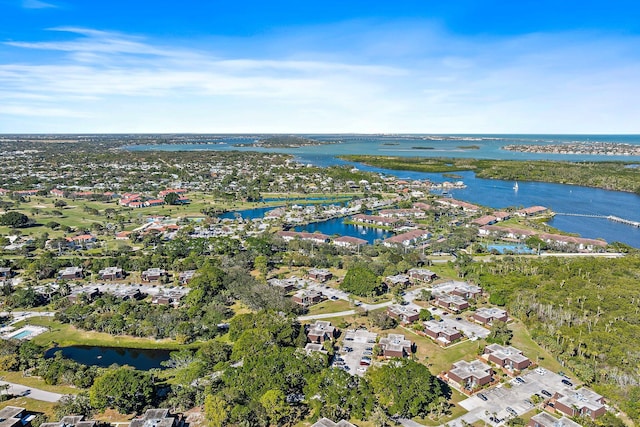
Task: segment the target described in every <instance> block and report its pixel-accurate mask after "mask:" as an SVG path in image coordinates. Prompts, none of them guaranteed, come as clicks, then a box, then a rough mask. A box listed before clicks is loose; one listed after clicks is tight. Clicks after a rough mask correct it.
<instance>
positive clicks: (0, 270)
mask: <svg viewBox="0 0 640 427" xmlns="http://www.w3.org/2000/svg"><path fill="white" fill-rule="evenodd" d="M12 276H13V271H12V270H11V267H0V279H2V280H5V279H10V278H11V277H12Z"/></svg>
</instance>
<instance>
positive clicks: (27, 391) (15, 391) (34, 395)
mask: <svg viewBox="0 0 640 427" xmlns="http://www.w3.org/2000/svg"><path fill="white" fill-rule="evenodd" d="M0 384H1V385H7V384H8V385H9V389H8V390H7V392H8V393H9V394H12V395H14V396H25V397H29V398H30V399H36V400H42V401H44V402H57V401H59V400H60V399H61V398H62V396H63V395H62V394H59V393H52V392H50V391H44V390H40V389H37V388H33V387H27V386H24V385H22V384H14V383H9V382H6V381H0Z"/></svg>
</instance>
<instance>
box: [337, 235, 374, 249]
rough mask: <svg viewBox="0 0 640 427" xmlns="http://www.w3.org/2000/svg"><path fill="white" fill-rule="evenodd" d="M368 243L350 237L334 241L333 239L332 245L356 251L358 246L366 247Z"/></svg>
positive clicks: (338, 238)
mask: <svg viewBox="0 0 640 427" xmlns="http://www.w3.org/2000/svg"><path fill="white" fill-rule="evenodd" d="M368 243H369V242H367V241H366V240H364V239H359V238H357V237H351V236H342V237H336V238H335V239H333V244H334V245H336V246H341V247H343V248H352V249H358V248H359V247H360V246H363V245H366V244H368Z"/></svg>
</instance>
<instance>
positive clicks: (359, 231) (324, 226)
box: [294, 218, 393, 244]
mask: <svg viewBox="0 0 640 427" xmlns="http://www.w3.org/2000/svg"><path fill="white" fill-rule="evenodd" d="M347 219H349V218H333V219H329V220H326V221H320V222H312V223H310V224H306V225H299V226H297V227H296V228H295V229H294V230H295V231H307V232H309V233H315V232H316V231H317V232H318V233H323V234H327V235H329V236H333V235H340V236H351V237H357V238H359V239H364V240H366V241H367V242H369V244H374V243H375V241H376V240H384V239H386V238H388V237H391V236H393V233H392V232H390V231H386V230H381V229H379V228H373V227H363V226H361V225H353V224H345V223H344V221H345V220H347Z"/></svg>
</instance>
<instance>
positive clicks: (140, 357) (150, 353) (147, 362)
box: [44, 345, 170, 371]
mask: <svg viewBox="0 0 640 427" xmlns="http://www.w3.org/2000/svg"><path fill="white" fill-rule="evenodd" d="M58 351H60V352H62V355H63V356H64V357H66V358H67V359H72V360H75V361H76V362H78V363H82V364H83V365H95V366H100V367H103V368H106V367H108V366H111V365H113V364H114V363H115V364H117V365H120V366H123V365H129V366H131V367H133V368H136V369H139V370H142V371H148V370H149V369H153V368H162V365H161V364H160V363H161V362H164V361H166V360H169V353H170V351H169V350H152V349H138V348H117V347H95V346H85V345H74V346H70V347H53V348H50V349H49V350H47V351H46V353H45V355H44V356H45V357H46V358H50V357H53V356H54V355H55V353H57V352H58Z"/></svg>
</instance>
